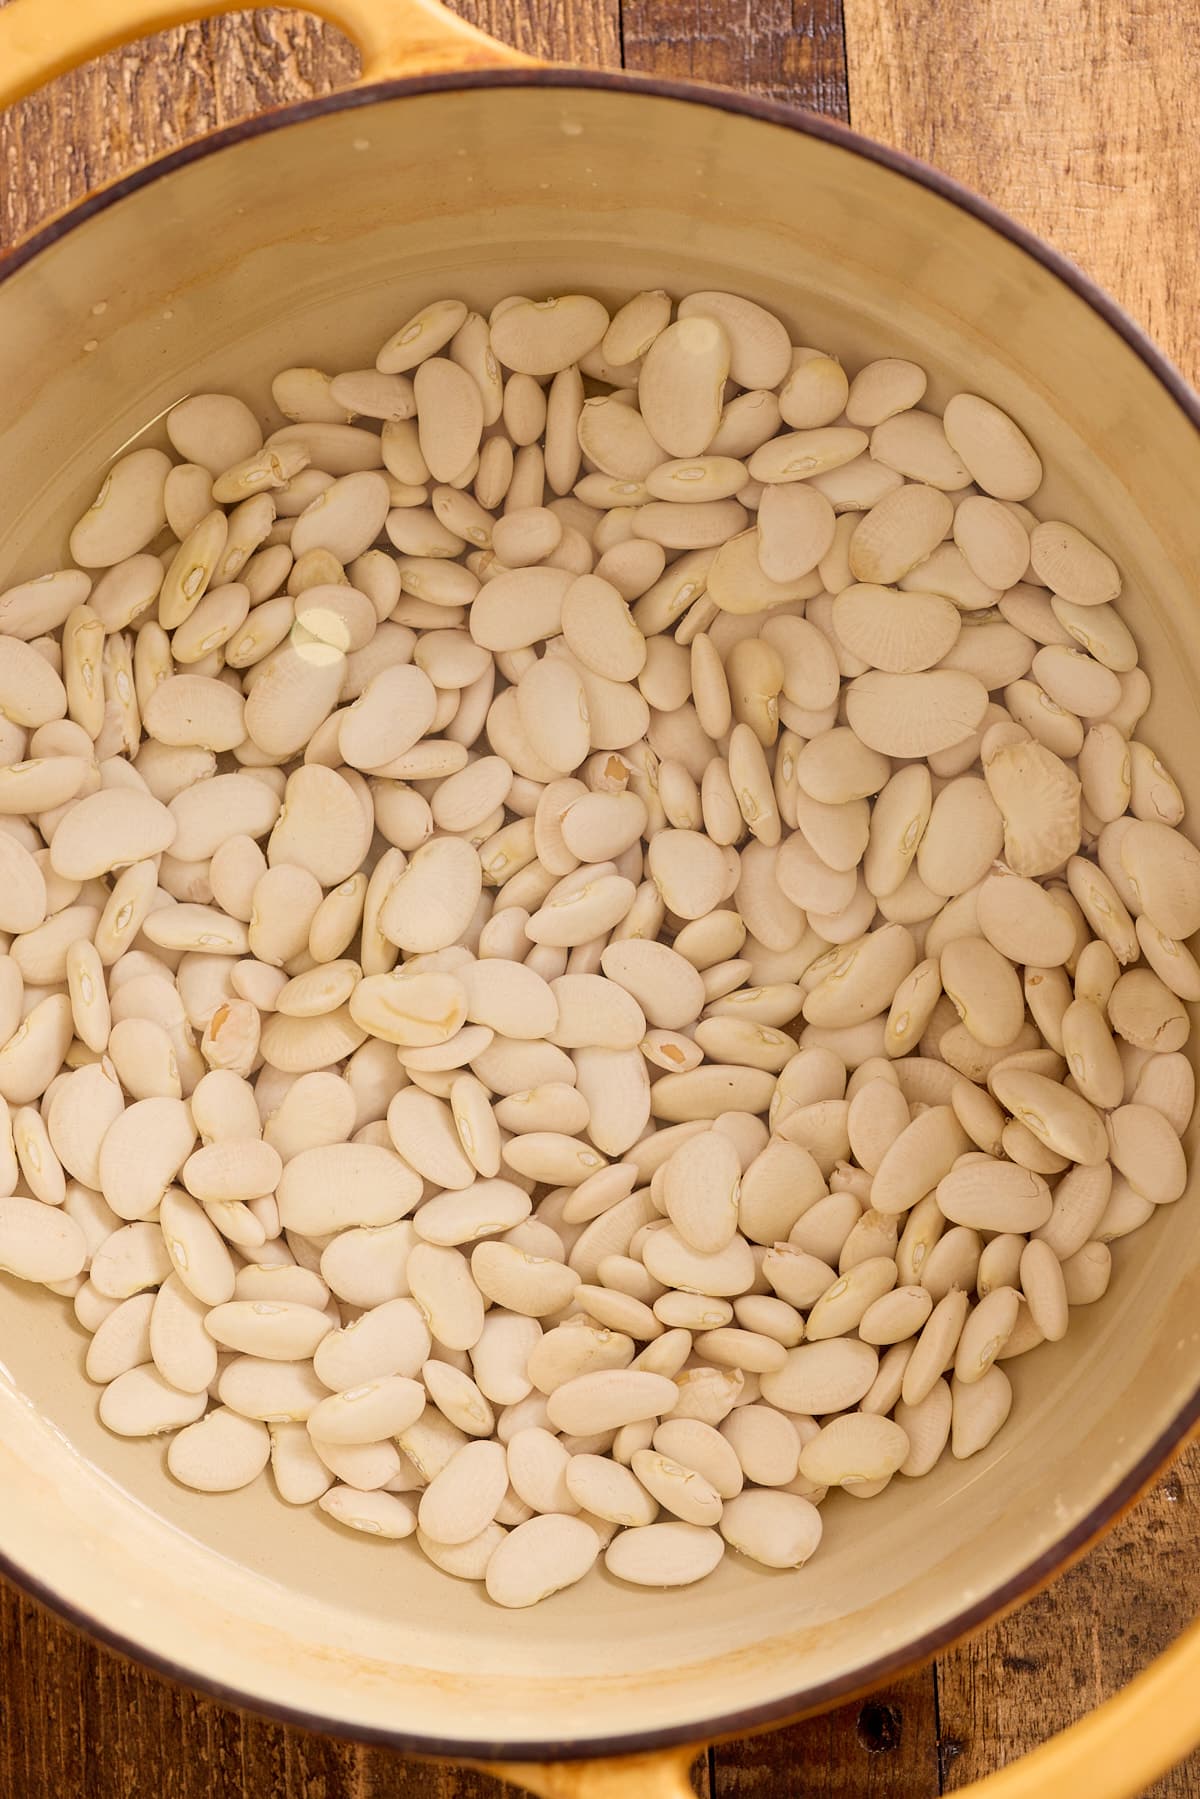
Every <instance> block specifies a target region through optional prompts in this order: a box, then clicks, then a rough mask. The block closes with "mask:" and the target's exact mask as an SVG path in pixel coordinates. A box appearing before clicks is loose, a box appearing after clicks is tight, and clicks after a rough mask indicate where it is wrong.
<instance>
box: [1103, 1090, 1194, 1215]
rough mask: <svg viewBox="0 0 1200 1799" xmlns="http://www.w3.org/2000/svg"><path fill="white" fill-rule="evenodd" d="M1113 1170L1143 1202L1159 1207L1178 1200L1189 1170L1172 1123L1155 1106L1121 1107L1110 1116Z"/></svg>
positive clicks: (1109, 1128)
mask: <svg viewBox="0 0 1200 1799" xmlns="http://www.w3.org/2000/svg"><path fill="white" fill-rule="evenodd" d="M1108 1135H1109V1141H1110V1144H1111V1159H1112V1163H1113V1166H1114V1167H1115V1168H1116V1169H1117V1170H1118V1171H1119V1172H1120V1173H1121V1174H1123V1175H1124V1176H1125V1178H1126V1180H1127V1181H1128V1182H1129V1184H1130V1186H1131V1187H1132V1188H1133V1189H1134V1191H1135V1192H1136V1193H1139V1194H1141V1196H1142V1197H1143V1198H1144V1199H1148V1200H1152V1201H1153V1202H1154V1203H1155V1204H1156V1205H1163V1204H1169V1203H1170V1202H1171V1201H1172V1200H1176V1199H1178V1198H1179V1196H1180V1194H1181V1193H1182V1192H1183V1189H1184V1186H1185V1185H1186V1181H1187V1167H1186V1161H1185V1158H1184V1154H1183V1149H1182V1147H1181V1145H1180V1142H1179V1138H1178V1137H1177V1136H1176V1134H1175V1131H1174V1130H1173V1129H1172V1127H1171V1124H1170V1121H1169V1120H1168V1119H1167V1118H1166V1117H1165V1116H1164V1115H1163V1113H1161V1112H1159V1111H1156V1110H1155V1108H1154V1107H1153V1106H1148V1105H1144V1104H1131V1105H1125V1106H1118V1107H1117V1109H1116V1110H1115V1111H1114V1112H1110V1113H1109V1115H1108Z"/></svg>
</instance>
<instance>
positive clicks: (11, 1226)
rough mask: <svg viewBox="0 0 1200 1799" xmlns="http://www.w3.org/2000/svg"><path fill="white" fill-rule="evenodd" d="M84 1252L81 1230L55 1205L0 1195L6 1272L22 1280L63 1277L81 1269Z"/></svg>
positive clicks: (0, 1250)
mask: <svg viewBox="0 0 1200 1799" xmlns="http://www.w3.org/2000/svg"><path fill="white" fill-rule="evenodd" d="M87 1255H88V1250H87V1242H86V1239H85V1237H84V1234H83V1231H82V1230H81V1228H80V1227H79V1225H78V1224H77V1223H76V1222H75V1220H74V1219H73V1218H70V1217H68V1216H67V1215H66V1214H65V1213H64V1212H63V1211H62V1210H60V1209H59V1208H57V1207H54V1206H46V1205H43V1204H42V1203H41V1202H40V1201H39V1200H36V1199H26V1198H19V1197H16V1196H13V1197H10V1198H5V1199H0V1267H3V1268H4V1269H5V1270H6V1272H7V1273H9V1274H15V1275H16V1276H17V1278H18V1279H19V1280H25V1281H42V1282H49V1281H66V1280H70V1279H72V1278H73V1277H74V1276H75V1275H77V1274H79V1273H80V1272H81V1270H82V1269H83V1267H84V1264H85V1263H86V1261H87ZM111 1297H114V1298H117V1297H125V1295H119V1294H113V1295H112V1296H111Z"/></svg>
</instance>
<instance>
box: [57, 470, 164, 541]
mask: <svg viewBox="0 0 1200 1799" xmlns="http://www.w3.org/2000/svg"><path fill="white" fill-rule="evenodd" d="M170 468H171V461H170V458H169V457H167V456H164V454H163V453H162V451H161V450H134V451H132V452H131V453H130V454H129V455H128V456H123V457H122V458H121V459H120V460H119V461H118V462H115V463H114V464H113V466H112V467H111V468H110V469H109V471H108V473H107V475H106V476H105V478H104V481H103V483H102V484H101V487H100V491H99V493H98V494H97V495H96V498H95V499H94V500H93V501H92V503H91V505H90V507H89V508H88V510H87V511H86V512H85V513H84V514H83V516H82V518H80V519H79V520H78V521H77V522H76V524H75V525H74V527H73V529H72V531H71V538H70V546H71V555H72V556H73V558H74V559H75V561H76V562H77V563H78V564H79V565H80V567H81V568H111V567H112V566H113V565H114V564H115V563H118V562H123V561H124V560H125V558H126V557H128V556H134V555H136V554H137V552H138V551H139V550H143V549H145V547H146V545H147V544H148V543H149V542H150V541H151V539H152V538H154V537H156V536H157V534H158V532H159V531H161V529H162V527H163V525H164V524H165V522H166V508H165V505H164V501H163V489H164V486H165V484H166V479H167V475H168V473H169V472H170Z"/></svg>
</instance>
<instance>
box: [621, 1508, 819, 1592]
mask: <svg viewBox="0 0 1200 1799" xmlns="http://www.w3.org/2000/svg"><path fill="white" fill-rule="evenodd" d="M724 1553H725V1544H724V1542H723V1541H722V1539H721V1537H720V1536H719V1535H718V1534H717V1532H716V1531H715V1530H707V1529H704V1528H703V1527H702V1526H700V1525H695V1524H684V1523H682V1522H677V1521H675V1520H672V1521H671V1522H670V1523H666V1524H646V1525H641V1526H638V1527H636V1528H634V1529H632V1530H624V1531H621V1532H620V1533H619V1534H618V1535H617V1536H615V1537H614V1538H613V1540H612V1542H611V1543H610V1544H609V1546H608V1548H607V1550H606V1551H605V1555H604V1564H605V1567H606V1568H607V1569H608V1571H609V1573H610V1574H615V1575H616V1576H617V1578H618V1580H625V1581H629V1582H630V1583H631V1584H632V1585H634V1586H644V1587H682V1586H690V1585H691V1584H692V1582H693V1581H697V1580H703V1579H704V1577H705V1575H707V1574H711V1573H712V1571H713V1569H714V1568H715V1567H716V1566H717V1564H718V1562H719V1561H720V1560H721V1557H722V1555H723V1554H724ZM805 1559H807V1558H805Z"/></svg>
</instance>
